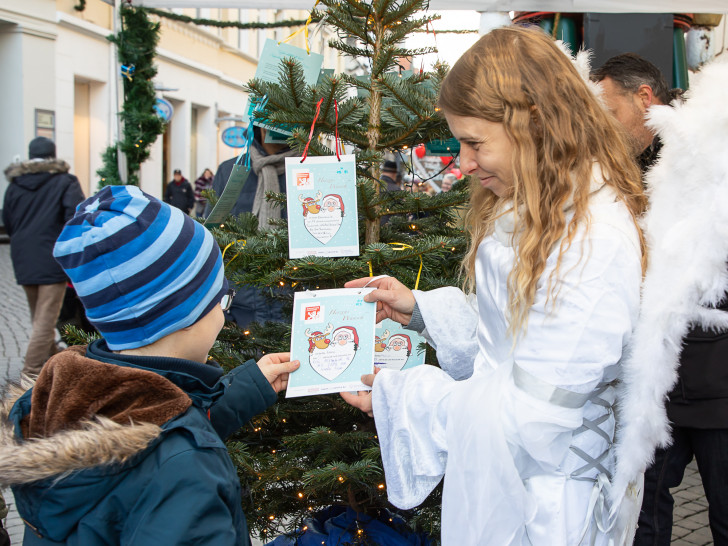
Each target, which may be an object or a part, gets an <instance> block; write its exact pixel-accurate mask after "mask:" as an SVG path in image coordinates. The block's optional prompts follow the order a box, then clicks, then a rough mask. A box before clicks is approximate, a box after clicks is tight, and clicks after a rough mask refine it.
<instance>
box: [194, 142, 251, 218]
mask: <svg viewBox="0 0 728 546" xmlns="http://www.w3.org/2000/svg"><path fill="white" fill-rule="evenodd" d="M241 158H242V155H241V156H240V157H238V162H236V163H235V165H233V170H232V171H231V172H230V177H229V178H228V181H227V184H225V189H224V190H223V191H222V195H221V196H220V198H219V199H218V200H217V203H216V204H215V207H214V208H213V209H212V211H211V212H210V215H209V216H208V217H207V219H206V220H205V226H206V227H213V226H216V225H219V224H221V223H222V222H223V221H224V220H225V218H227V215H228V214H230V211H231V210H233V207H234V206H235V203H236V202H237V200H238V195H240V191H241V190H242V189H243V186H245V182H246V181H247V180H248V175H249V174H250V169H249V168H247V167H246V166H245V165H244V164H243V163H239V161H240V159H241Z"/></svg>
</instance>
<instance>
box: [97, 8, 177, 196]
mask: <svg viewBox="0 0 728 546" xmlns="http://www.w3.org/2000/svg"><path fill="white" fill-rule="evenodd" d="M120 10H121V22H122V25H121V30H120V31H119V33H118V34H116V35H115V36H110V37H109V38H108V39H109V41H111V42H113V43H115V44H116V46H117V50H118V59H119V63H120V64H121V76H122V80H123V86H124V87H123V89H124V105H123V107H122V110H121V112H120V114H119V115H120V117H121V120H122V122H123V124H124V129H123V133H122V135H121V140H120V141H119V142H118V143H117V144H115V145H113V146H109V147H108V148H107V149H106V151H105V152H104V155H103V160H104V164H103V166H102V167H101V169H99V170H98V171H96V172H97V174H98V175H99V176H100V177H101V180H100V182H99V185H100V186H108V185H114V184H123V183H124V182H123V177H122V176H121V175H120V174H119V163H118V150H121V151H122V152H123V153H124V154H125V155H126V162H127V169H126V170H127V173H126V174H127V180H126V183H127V184H138V183H139V168H140V167H141V164H142V163H144V161H145V160H146V159H147V158H148V157H149V154H150V148H151V145H152V144H153V143H154V141H155V140H156V139H157V136H159V135H160V134H162V133H163V132H164V122H163V121H162V119H161V118H160V117H159V116H158V115H157V113H156V111H155V109H154V106H155V103H156V100H157V97H156V93H155V91H154V82H153V79H154V76H155V75H156V74H157V69H156V67H155V66H154V64H153V62H154V56H155V53H156V51H155V49H156V46H157V43H158V42H159V33H160V25H159V23H154V22H151V21H150V20H149V18H148V17H147V13H146V10H144V9H140V8H135V7H132V6H129V5H128V4H126V3H124V4H122V6H121V8H120Z"/></svg>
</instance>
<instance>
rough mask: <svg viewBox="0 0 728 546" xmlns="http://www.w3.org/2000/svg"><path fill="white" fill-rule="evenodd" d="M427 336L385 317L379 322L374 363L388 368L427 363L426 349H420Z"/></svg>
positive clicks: (398, 368)
mask: <svg viewBox="0 0 728 546" xmlns="http://www.w3.org/2000/svg"><path fill="white" fill-rule="evenodd" d="M421 343H425V338H424V337H422V336H421V335H420V334H418V333H417V332H415V331H414V330H406V329H405V328H404V327H402V325H401V324H400V323H399V322H395V321H393V320H390V319H384V320H383V321H382V322H380V323H379V324H377V327H376V330H375V338H374V365H375V366H376V367H377V368H384V369H387V370H407V369H409V368H413V367H415V366H419V365H420V364H424V363H425V351H424V348H423V349H422V350H420V349H419V347H420V344H421Z"/></svg>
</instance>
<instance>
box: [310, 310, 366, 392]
mask: <svg viewBox="0 0 728 546" xmlns="http://www.w3.org/2000/svg"><path fill="white" fill-rule="evenodd" d="M332 330H333V325H332V324H331V323H329V324H328V325H327V326H326V329H325V330H324V331H323V332H318V331H317V332H311V331H310V330H306V336H307V337H308V343H309V346H308V352H309V357H308V361H309V363H310V364H311V368H312V369H313V370H314V371H315V372H316V373H317V374H319V375H320V376H321V377H323V378H324V379H326V380H327V381H333V380H334V379H336V378H337V377H339V376H340V375H341V374H342V373H343V372H344V371H345V370H346V369H347V368H348V367H349V365H350V364H351V363H352V362H353V361H354V357H355V356H356V351H357V350H358V349H359V336H358V335H357V333H356V328H354V327H353V326H340V327H339V328H336V329H335V330H333V333H332ZM329 334H331V335H330V336H329Z"/></svg>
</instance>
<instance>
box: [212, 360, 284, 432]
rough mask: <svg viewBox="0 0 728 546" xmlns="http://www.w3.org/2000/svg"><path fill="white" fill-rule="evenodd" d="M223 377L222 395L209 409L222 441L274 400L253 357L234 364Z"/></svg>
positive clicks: (268, 384) (274, 395) (272, 393)
mask: <svg viewBox="0 0 728 546" xmlns="http://www.w3.org/2000/svg"><path fill="white" fill-rule="evenodd" d="M225 380H227V381H229V384H228V387H227V389H225V394H223V395H222V397H221V398H220V399H219V400H218V401H217V402H215V404H214V405H213V406H212V408H210V422H211V423H212V426H213V427H214V428H215V430H216V431H217V433H218V434H219V435H220V438H222V439H223V440H224V439H225V438H227V437H228V436H230V435H231V434H232V433H233V432H235V431H237V430H238V429H240V427H242V426H243V425H244V424H245V423H247V422H248V421H249V420H250V419H251V418H252V417H254V416H255V415H257V414H258V413H260V412H262V411H264V410H265V409H267V408H268V406H271V405H272V404H273V403H274V402H275V401H276V400H277V399H278V397H277V395H276V393H275V391H274V390H273V387H271V385H270V383H269V382H268V380H267V379H266V378H265V376H264V375H263V373H262V372H261V371H260V368H259V367H258V365H257V364H256V362H255V360H248V361H247V362H246V363H245V364H242V365H240V366H238V367H237V368H235V369H234V370H232V371H231V372H230V373H229V374H227V375H226V376H225Z"/></svg>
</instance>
